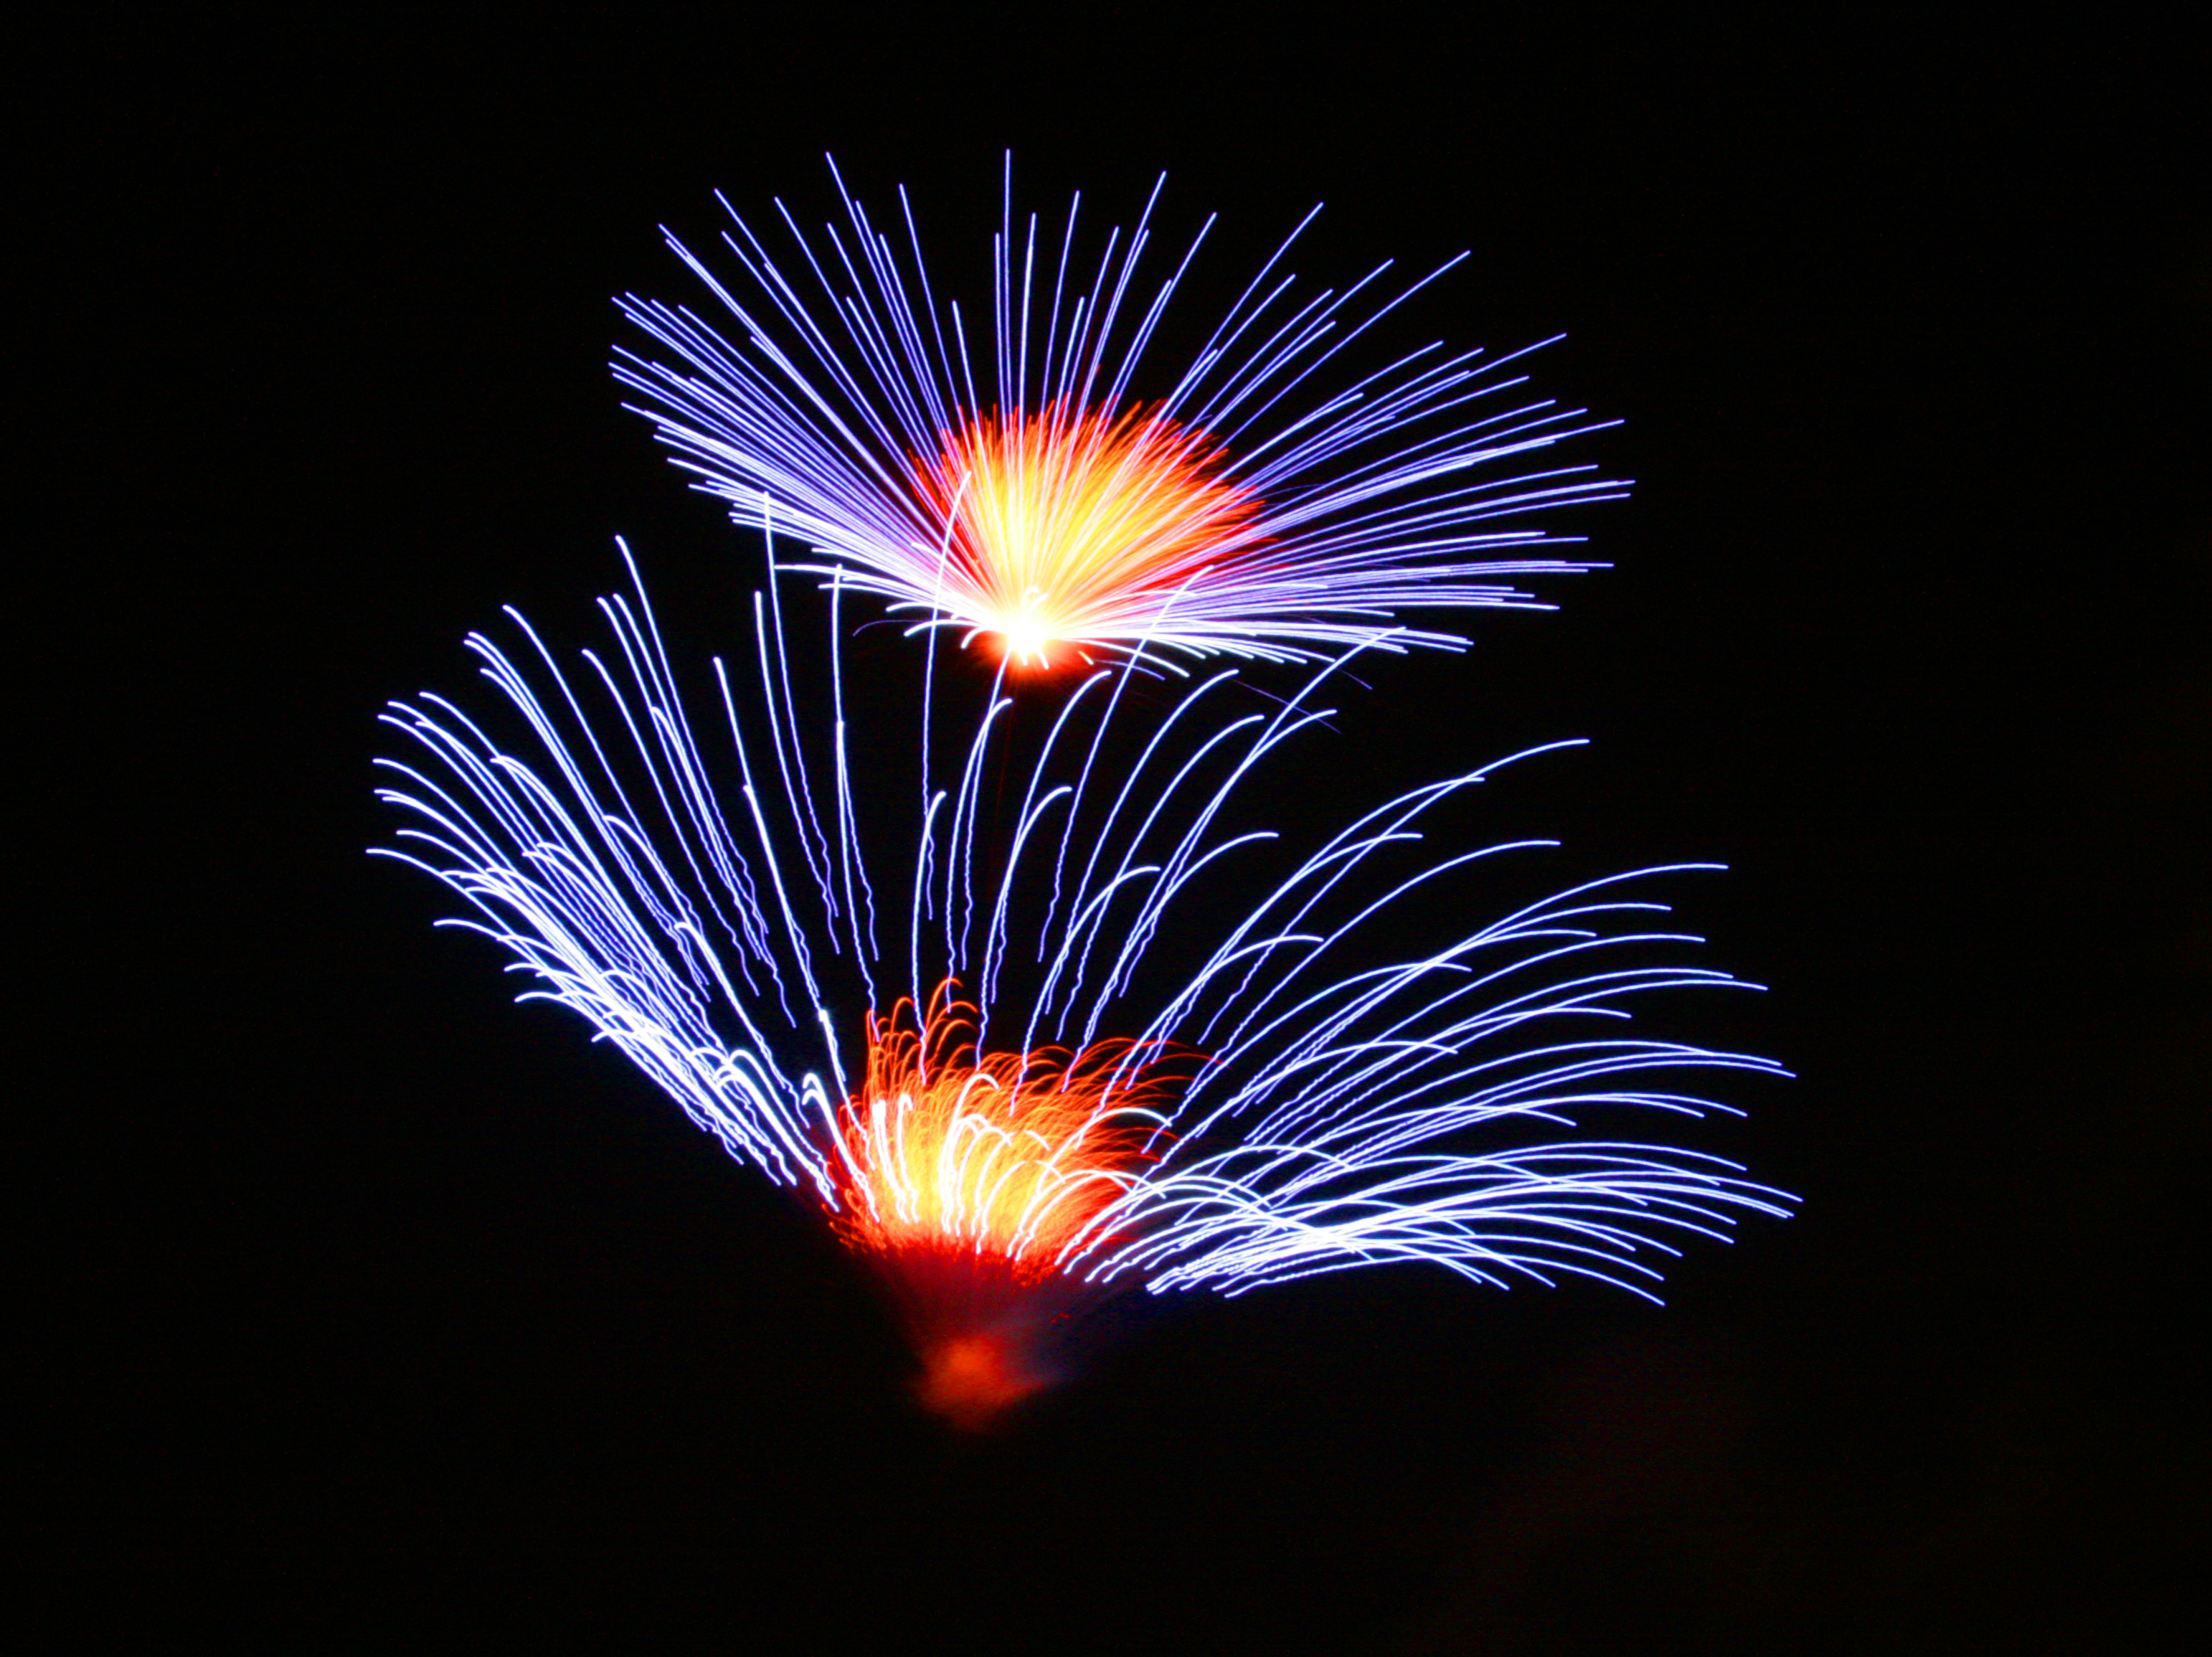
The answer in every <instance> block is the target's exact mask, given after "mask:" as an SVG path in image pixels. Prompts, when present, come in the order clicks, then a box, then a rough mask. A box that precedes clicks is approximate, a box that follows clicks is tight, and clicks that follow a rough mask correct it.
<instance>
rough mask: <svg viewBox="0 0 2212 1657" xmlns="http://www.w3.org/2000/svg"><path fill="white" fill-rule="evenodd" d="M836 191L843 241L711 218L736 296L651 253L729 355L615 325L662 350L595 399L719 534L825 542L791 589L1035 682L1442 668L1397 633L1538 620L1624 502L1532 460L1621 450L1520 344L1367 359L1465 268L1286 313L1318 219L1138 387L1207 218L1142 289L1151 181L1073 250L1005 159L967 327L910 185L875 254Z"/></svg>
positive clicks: (700, 335)
mask: <svg viewBox="0 0 2212 1657" xmlns="http://www.w3.org/2000/svg"><path fill="white" fill-rule="evenodd" d="M832 174H833V177H834V176H835V168H834V167H833V168H832ZM837 189H838V194H839V197H840V198H841V200H842V206H843V221H842V223H831V224H829V225H826V226H824V227H823V229H822V230H821V231H820V233H819V234H818V235H817V236H814V237H812V238H810V237H809V236H808V235H806V234H805V233H804V232H802V231H801V229H800V228H799V222H798V221H797V220H796V219H795V218H793V216H792V215H791V213H790V212H789V210H787V209H786V208H784V206H783V205H782V204H781V203H780V202H779V203H778V204H777V207H776V211H777V213H778V215H779V216H781V218H782V220H783V222H784V225H785V228H787V230H788V231H789V233H790V238H791V240H790V243H789V251H788V252H787V253H782V254H778V253H772V252H771V251H770V247H769V242H768V241H766V240H764V239H763V237H762V236H760V235H756V234H755V233H754V231H753V229H752V228H751V227H750V225H749V224H748V223H747V222H745V221H744V219H742V218H741V217H739V216H738V214H737V213H736V211H735V210H730V219H731V228H730V229H729V230H727V231H726V232H725V233H724V235H723V237H722V240H723V243H724V248H725V252H726V254H727V256H728V257H729V259H731V260H732V261H733V262H734V265H735V267H736V271H737V279H736V280H734V281H726V280H725V279H724V278H723V277H721V276H720V275H718V274H717V273H716V271H715V270H714V268H713V266H712V265H710V264H709V263H708V260H707V259H703V258H702V257H699V256H696V255H695V254H694V253H692V252H691V251H690V249H688V248H687V247H684V245H683V244H682V243H681V242H679V241H677V240H676V239H675V238H674V237H673V236H672V235H671V237H670V238H669V245H670V247H671V248H673V249H674V250H675V252H676V253H678V256H679V257H680V258H681V259H683V260H684V263H685V264H686V265H689V266H690V268H691V270H692V271H694V272H695V273H696V275H697V276H698V277H699V278H700V279H701V280H702V282H704V283H706V284H707V286H708V289H710V291H711V292H712V294H713V295H714V301H715V302H716V303H717V304H718V305H719V306H720V308H722V309H723V310H724V311H726V313H727V315H728V317H729V319H730V321H731V322H733V323H734V324H735V327H734V329H733V330H730V329H729V323H721V324H717V323H716V322H714V321H711V320H708V318H707V317H705V316H703V315H702V314H699V313H698V312H696V311H694V310H692V309H690V308H687V307H682V306H674V305H670V304H666V303H664V302H659V301H652V300H645V299H640V298H637V297H635V296H629V297H625V298H624V299H623V300H622V301H621V302H620V303H621V305H622V308H623V312H624V314H626V315H627V316H628V317H629V319H630V320H632V321H633V322H635V324H636V325H637V326H639V327H640V328H641V330H642V331H643V332H645V334H646V335H647V336H648V337H649V338H650V339H651V340H652V341H653V344H654V345H655V346H657V347H658V348H659V350H660V352H662V353H665V355H663V356H659V357H655V356H647V355H641V354H639V353H637V352H633V351H629V350H623V351H622V352H620V353H619V354H618V355H617V359H616V362H615V363H614V369H615V375H616V377H617V380H618V381H620V382H621V383H622V384H623V386H624V387H627V388H628V389H629V390H630V391H632V392H634V393H636V394H637V395H638V397H639V398H640V399H641V401H640V403H639V404H638V405H636V406H637V407H638V410H639V411H640V412H641V413H643V414H645V415H647V417H649V418H650V419H652V420H653V423H654V424H655V425H656V427H657V428H658V429H659V436H660V438H661V441H662V442H664V443H665V444H666V445H667V446H668V448H670V449H671V451H672V452H673V456H674V459H675V460H676V462H677V464H678V465H679V466H683V467H684V468H686V469H687V470H689V471H690V472H694V473H695V474H696V476H697V478H698V479H699V485H698V486H699V487H701V488H702V489H705V490H708V491H709V492H711V493H713V494H715V495H718V496H721V497H723V498H724V499H725V500H726V501H727V502H728V503H729V504H730V509H731V514H732V517H733V519H734V520H735V521H737V522H738V523H739V524H741V525H748V526H753V527H774V528H775V529H778V530H781V531H783V532H787V533H790V534H792V535H793V536H795V537H796V538H797V539H799V540H801V541H803V542H805V544H806V545H809V546H811V548H813V549H814V553H815V558H814V560H813V561H811V562H802V563H800V564H795V565H794V566H793V567H794V568H799V569H806V570H815V571H817V573H823V574H829V573H833V572H836V573H842V578H843V580H844V582H846V584H847V585H848V586H850V587H852V588H855V589H858V590H860V591H863V592H866V593H870V594H875V595H877V596H878V597H880V598H881V599H883V600H887V601H888V602H889V603H890V606H892V607H893V608H894V609H896V610H902V611H905V612H912V613H914V614H915V616H917V618H918V619H917V620H916V621H915V625H918V626H933V625H943V626H948V627H951V628H954V629H956V630H957V631H960V632H963V633H964V634H967V635H969V636H970V637H975V636H979V635H980V636H985V637H987V639H988V641H989V642H990V643H992V645H993V646H994V649H995V652H996V654H998V655H1002V656H1004V655H1012V657H1013V658H1014V660H1015V661H1016V662H1017V663H1018V664H1028V665H1032V666H1033V665H1036V664H1037V663H1039V662H1048V663H1054V664H1056V663H1058V662H1060V661H1062V660H1063V658H1065V657H1066V656H1067V655H1069V654H1071V653H1073V654H1077V655H1083V656H1085V657H1086V658H1088V657H1092V656H1097V655H1100V654H1101V653H1105V654H1109V655H1110V654H1125V653H1127V652H1129V651H1132V650H1134V649H1138V648H1139V646H1142V647H1143V648H1145V649H1147V650H1149V651H1150V652H1152V654H1153V655H1154V656H1155V657H1156V658H1161V657H1164V658H1166V659H1174V658H1176V657H1182V658H1185V659H1188V658H1190V657H1203V656H1206V655H1217V654H1226V655H1232V656H1240V657H1244V658H1248V659H1260V660H1269V661H1320V660H1323V659H1326V658H1327V657H1328V656H1330V655H1333V654H1334V653H1335V652H1337V651H1339V650H1340V649H1344V648H1346V647H1347V646H1352V645H1363V644H1364V645H1365V646H1367V647H1369V648H1379V649H1390V650H1401V649H1405V648H1407V647H1408V646H1413V645H1425V646H1435V647H1443V648H1458V647H1459V646H1460V645H1461V644H1462V643H1463V641H1462V639H1460V638H1459V637H1458V636H1457V635H1455V634H1452V633H1448V632H1440V631H1425V630H1421V629H1416V628H1411V627H1407V626H1403V625H1400V624H1397V623H1396V622H1395V617H1396V616H1397V614H1398V612H1401V611H1403V610H1406V609H1408V608H1411V607H1416V606H1419V607H1430V608H1439V609H1446V610H1452V609H1462V608H1466V607H1469V606H1512V607H1520V608H1543V607H1547V606H1542V605H1540V604H1538V603H1537V601H1536V600H1534V599H1533V598H1531V597H1530V596H1529V595H1528V594H1526V593H1524V592H1523V591H1522V590H1521V589H1520V588H1518V587H1516V585H1515V584H1514V583H1515V582H1516V581H1518V580H1519V579H1520V578H1522V577H1525V576H1532V575H1541V574H1547V573H1559V572H1563V571H1568V570H1584V569H1590V568H1595V566H1594V565H1591V564H1587V563H1583V562H1580V561H1577V560H1574V559H1570V558H1564V557H1558V556H1556V555H1553V553H1551V552H1550V551H1549V549H1552V548H1554V547H1557V546H1559V545H1565V544H1568V543H1571V542H1572V541H1574V540H1577V539H1579V538H1577V537H1558V536H1553V535H1551V534H1548V533H1546V532H1545V531H1544V530H1543V529H1542V528H1541V527H1536V526H1534V525H1533V524H1531V523H1530V522H1529V521H1528V520H1529V518H1530V516H1531V515H1533V514H1535V513H1537V512H1540V511H1543V510H1547V509H1551V508H1554V507H1563V506H1567V505H1571V504H1576V503H1587V502H1591V501H1599V500H1606V499H1611V498H1615V497H1617V496H1620V494H1621V493H1622V492H1623V490H1624V489H1625V487H1626V485H1625V484H1623V483H1622V482H1620V480H1617V479H1610V478H1602V477H1601V476H1599V475H1598V474H1597V473H1596V472H1595V469H1594V468H1593V467H1592V466H1589V465H1586V464H1574V463H1554V462H1552V461H1551V460H1550V454H1549V452H1550V451H1551V450H1552V449H1553V447H1554V446H1555V445H1557V444H1559V442H1563V441H1564V440H1565V439H1568V438H1571V437H1574V436H1579V435H1582V434H1583V433H1586V432H1589V431H1590V430H1593V429H1596V428H1597V427H1598V426H1601V425H1605V424H1610V422H1593V421H1590V420H1589V419H1588V418H1587V417H1586V416H1585V412H1584V411H1582V410H1579V409H1563V408H1561V407H1559V405H1557V404H1556V403H1554V402H1553V401H1551V400H1549V399H1541V398H1534V397H1531V396H1530V395H1529V394H1528V391H1527V382H1526V380H1525V377H1524V376H1523V375H1522V373H1521V372H1520V370H1519V368H1518V366H1517V364H1518V362H1519V359H1520V358H1521V357H1522V356H1525V355H1526V354H1527V351H1526V350H1522V351H1515V352H1512V353H1510V354H1507V355H1505V356H1499V357H1496V358H1490V357H1488V356H1486V355H1485V353H1483V352H1481V351H1480V350H1465V351H1455V350H1449V349H1447V348H1445V347H1443V346H1442V345H1440V344H1427V345H1424V346H1421V347H1419V348H1417V349H1413V350H1405V351H1401V352H1400V353H1398V354H1397V355H1395V356H1392V355H1390V353H1389V352H1388V351H1384V352H1381V353H1378V354H1377V360H1376V361H1375V362H1372V363H1371V364H1370V363H1369V362H1365V361H1364V359H1363V358H1362V356H1361V355H1360V351H1361V346H1360V342H1362V341H1363V340H1366V341H1368V344H1369V348H1371V346H1372V344H1373V340H1372V338H1370V330H1371V329H1372V328H1373V327H1374V326H1375V325H1376V323H1377V322H1379V321H1381V320H1383V318H1384V317H1386V316H1388V315H1389V314H1391V313H1393V312H1395V310H1397V308H1399V307H1400V306H1401V304H1403V303H1404V302H1406V301H1407V300H1408V299H1410V298H1412V297H1413V295H1416V294H1417V293H1419V292H1420V291H1421V290H1422V289H1425V288H1426V287H1427V286H1428V285H1429V283H1431V282H1432V281H1434V280H1435V279H1436V277H1438V276H1440V275H1442V274H1443V271H1445V270H1449V269H1450V268H1451V266H1452V265H1456V264H1457V263H1458V262H1459V260H1458V259H1453V260H1451V261H1449V263H1447V264H1446V265H1443V267H1441V268H1440V269H1439V270H1437V271H1431V272H1430V273H1429V274H1428V275H1427V276H1425V277H1419V278H1418V279H1416V280H1413V281H1411V282H1407V283H1401V282H1400V281H1399V279H1398V278H1396V277H1394V276H1393V275H1392V267H1391V264H1390V262H1389V261H1387V260H1386V261H1384V262H1383V263H1382V264H1380V265H1376V267H1375V268H1374V269H1372V270H1371V271H1369V272H1368V273H1367V274H1366V275H1365V276H1364V277H1361V278H1359V279H1358V280H1357V281H1355V282H1353V283H1350V284H1349V285H1348V286H1347V287H1346V288H1344V289H1342V290H1338V289H1334V288H1325V289H1318V290H1316V291H1308V290H1307V289H1304V288H1302V287H1301V286H1300V284H1299V282H1298V279H1297V277H1296V276H1295V275H1294V274H1293V273H1291V271H1289V269H1288V268H1287V264H1286V261H1287V260H1288V259H1289V257H1290V255H1291V250H1292V247H1293V246H1294V245H1295V244H1296V242H1297V239H1298V237H1299V235H1302V234H1303V233H1304V230H1305V229H1306V228H1307V226H1308V225H1309V224H1310V223H1311V222H1312V220H1313V214H1309V215H1307V216H1306V218H1305V220H1304V221H1303V222H1301V223H1300V224H1299V225H1298V226H1297V228H1296V229H1294V230H1293V231H1292V232H1291V235H1290V237H1289V238H1288V239H1287V240H1286V241H1285V242H1284V243H1283V245H1282V246H1281V247H1279V248H1278V249H1277V250H1276V252H1275V253H1274V254H1273V257H1271V258H1270V259H1267V262H1266V263H1265V264H1264V265H1262V266H1261V269H1260V270H1259V271H1258V272H1257V273H1256V274H1255V276H1254V277H1252V278H1251V280H1250V281H1249V283H1246V284H1245V286H1244V287H1243V290H1242V292H1241V293H1240V294H1239V295H1238V296H1237V299H1236V301H1235V302H1233V303H1232V304H1231V306H1230V307H1229V308H1228V310H1227V311H1226V313H1225V314H1223V316H1222V317H1221V320H1220V321H1219V322H1218V325H1217V326H1214V327H1213V328H1212V331H1211V332H1210V333H1209V334H1208V336H1207V338H1206V340H1205V343H1204V344H1202V345H1201V346H1200V349H1199V350H1198V351H1197V353H1196V355H1195V356H1192V357H1191V358H1190V359H1189V360H1188V362H1186V363H1184V364H1182V366H1181V367H1180V368H1178V369H1174V370H1170V371H1166V372H1164V373H1161V374H1159V375H1157V377H1156V381H1155V375H1154V372H1153V369H1152V367H1151V365H1149V364H1147V363H1146V360H1145V358H1146V349H1147V347H1148V345H1150V344H1152V341H1153V340H1154V338H1155V337H1156V335H1157V333H1158V331H1159V328H1160V324H1161V320H1162V318H1163V316H1164V314H1166V312H1167V310H1168V308H1169V305H1170V301H1171V300H1172V299H1173V298H1174V296H1175V295H1176V291H1177V289H1178V288H1179V286H1181V285H1182V283H1185V281H1186V280H1187V279H1188V277H1189V276H1190V273H1191V271H1192V269H1193V266H1194V262H1195V261H1197V259H1199V256H1200V252H1201V248H1202V246H1203V244H1204V242H1205V241H1206V235H1207V232H1208V231H1209V230H1210V229H1211V228H1212V222H1213V221H1212V219H1211V218H1209V219H1208V220H1206V224H1205V226H1204V227H1202V228H1200V231H1199V232H1198V234H1197V235H1196V236H1195V237H1194V239H1193V241H1191V242H1190V244H1189V245H1188V247H1186V248H1185V249H1184V251H1183V252H1182V253H1181V254H1180V255H1179V256H1178V257H1177V258H1176V260H1175V262H1174V264H1173V266H1172V268H1171V269H1168V270H1166V271H1164V274H1163V273H1158V272H1155V271H1154V269H1153V267H1152V265H1151V264H1150V263H1148V261H1147V259H1146V254H1147V253H1148V252H1149V251H1150V249H1151V247H1152V242H1153V241H1155V240H1156V235H1157V233H1156V231H1155V229H1154V228H1153V223H1152V220H1153V214H1154V210H1155V208H1156V205H1157V204H1158V197H1159V187H1158V186H1157V185H1156V186H1154V189H1153V192H1152V197H1151V198H1149V199H1148V200H1147V201H1146V204H1145V208H1144V210H1143V212H1142V213H1141V214H1140V215H1139V217H1138V219H1137V221H1136V223H1135V228H1134V229H1133V231H1132V232H1131V233H1130V234H1129V235H1127V236H1126V237H1124V236H1123V235H1122V234H1121V231H1120V230H1119V229H1118V228H1117V229H1115V230H1114V231H1113V232H1112V233H1111V234H1109V235H1108V236H1107V237H1106V238H1105V241H1104V245H1103V248H1098V249H1096V250H1094V249H1092V248H1091V247H1087V246H1085V244H1084V239H1083V238H1081V237H1079V235H1078V220H1079V208H1080V198H1078V199H1077V200H1076V201H1075V202H1073V203H1071V204H1070V206H1069V209H1068V212H1067V216H1066V221H1065V222H1064V223H1061V224H1060V225H1059V226H1058V228H1056V229H1055V228H1051V227H1042V228H1041V227H1040V224H1039V222H1038V220H1037V217H1036V216H1035V215H1034V214H1032V215H1029V216H1027V217H1026V218H1025V219H1024V220H1023V221H1021V222H1018V221H1017V219H1016V216H1015V213H1014V210H1013V202H1012V169H1011V163H1009V168H1008V175H1007V183H1006V190H1005V192H1004V193H1003V196H1002V200H1001V215H1000V218H1001V222H1000V229H999V231H998V234H997V235H996V236H995V237H994V245H993V248H992V258H991V262H990V266H989V271H990V277H991V299H990V318H989V320H988V322H987V324H986V325H984V326H982V327H981V329H980V330H979V329H978V327H977V323H976V319H975V316H974V315H973V314H972V313H971V312H970V311H968V310H963V308H962V307H961V306H960V304H959V303H958V302H957V301H953V300H950V299H942V300H941V299H940V297H939V295H938V293H937V291H936V289H934V288H933V285H932V283H931V279H930V277H929V274H928V271H927V266H926V264H925V262H924V260H923V259H922V254H921V237H920V234H919V232H918V230H917V228H916V226H915V216H914V213H913V211H912V209H911V206H910V204H908V200H907V198H906V194H905V192H904V191H903V190H902V191H901V192H900V195H899V217H900V220H901V226H900V229H899V232H898V233H897V234H892V233H890V232H887V231H885V230H884V229H882V228H879V227H878V225H877V224H876V222H874V221H873V220H872V219H871V218H870V216H868V214H867V212H866V210H864V209H863V208H862V207H861V205H860V204H859V203H858V202H857V201H856V200H855V199H854V198H853V196H852V195H851V193H850V192H848V191H847V190H846V188H845V186H844V184H843V181H842V179H839V180H837ZM723 205H724V206H725V208H727V207H728V204H727V202H726V201H725V202H724V203H723ZM1315 211H1316V212H1318V211H1319V209H1318V208H1316V210H1315ZM1460 257H1461V258H1462V259H1463V258H1464V257H1466V256H1465V255H1464V254H1462V255H1461V256H1460ZM726 330H729V331H727V332H726ZM1541 343H1543V344H1549V343H1551V342H1549V341H1545V342H1541ZM1534 349H1536V348H1535V347H1534V346H1532V347H1529V348H1528V350H1534ZM1147 387H1149V389H1147ZM1140 399H1142V400H1140ZM771 502H772V503H773V508H772V509H771V506H770V503H771Z"/></svg>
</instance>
